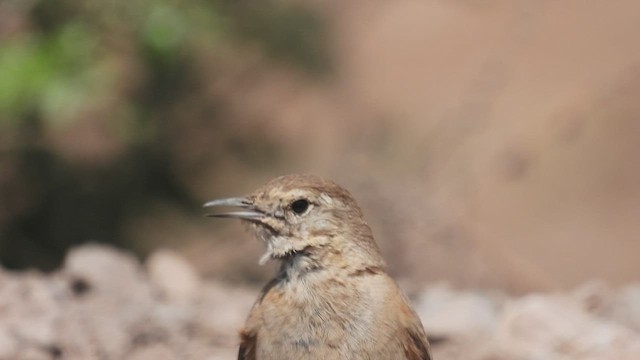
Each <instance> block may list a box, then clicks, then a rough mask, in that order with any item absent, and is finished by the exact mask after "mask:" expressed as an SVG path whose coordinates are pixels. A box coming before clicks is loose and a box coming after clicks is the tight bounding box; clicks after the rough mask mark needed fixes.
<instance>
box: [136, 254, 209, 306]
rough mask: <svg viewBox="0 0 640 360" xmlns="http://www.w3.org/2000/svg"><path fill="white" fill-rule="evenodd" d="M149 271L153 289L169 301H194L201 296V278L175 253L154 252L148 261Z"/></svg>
mask: <svg viewBox="0 0 640 360" xmlns="http://www.w3.org/2000/svg"><path fill="white" fill-rule="evenodd" d="M147 271H148V274H149V279H150V280H151V283H152V285H153V287H154V288H155V289H157V290H158V291H159V292H160V293H161V294H162V296H164V297H165V298H167V299H168V300H169V301H176V302H189V301H194V300H196V299H197V297H198V296H199V294H200V288H201V286H202V284H201V281H200V277H199V276H198V274H197V273H196V272H195V270H194V269H193V268H192V267H191V265H189V263H188V262H187V261H186V260H185V259H184V258H183V257H182V256H180V254H178V253H177V252H175V251H172V250H166V249H165V250H158V251H156V252H154V253H153V254H152V255H151V256H150V257H149V260H148V261H147Z"/></svg>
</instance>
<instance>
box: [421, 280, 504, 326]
mask: <svg viewBox="0 0 640 360" xmlns="http://www.w3.org/2000/svg"><path fill="white" fill-rule="evenodd" d="M500 303H501V300H500V296H497V295H489V294H488V293H482V292H472V291H456V290H453V289H451V288H449V287H448V286H446V285H440V286H435V287H432V288H429V289H428V290H425V291H423V292H422V294H421V295H420V297H419V299H418V301H417V302H416V304H415V309H416V312H417V313H418V315H419V316H420V319H421V320H422V323H423V324H424V326H425V329H426V330H427V332H428V333H429V335H430V336H432V337H434V338H452V337H457V336H461V335H465V334H469V333H480V332H490V331H493V327H494V326H495V324H496V319H497V317H498V312H499V311H500V306H501V305H500Z"/></svg>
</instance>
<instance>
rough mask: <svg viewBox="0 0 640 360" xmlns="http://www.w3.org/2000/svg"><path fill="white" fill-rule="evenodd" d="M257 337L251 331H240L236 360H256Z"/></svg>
mask: <svg viewBox="0 0 640 360" xmlns="http://www.w3.org/2000/svg"><path fill="white" fill-rule="evenodd" d="M257 340H258V337H257V336H256V333H255V332H253V331H247V330H242V331H241V332H240V349H238V360H256V342H257Z"/></svg>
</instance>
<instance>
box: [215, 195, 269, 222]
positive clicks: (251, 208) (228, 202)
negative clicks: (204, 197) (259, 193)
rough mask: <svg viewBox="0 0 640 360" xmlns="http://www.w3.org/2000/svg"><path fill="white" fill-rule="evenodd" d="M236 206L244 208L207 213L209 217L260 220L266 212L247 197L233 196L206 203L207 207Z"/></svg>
mask: <svg viewBox="0 0 640 360" xmlns="http://www.w3.org/2000/svg"><path fill="white" fill-rule="evenodd" d="M223 206H224V207H235V208H240V209H242V210H232V211H223V212H215V213H208V214H205V216H207V217H219V218H235V219H244V220H260V219H262V218H263V217H264V213H263V212H261V211H260V210H258V209H257V208H256V207H255V205H253V203H252V202H251V201H250V200H249V199H247V198H245V197H233V198H226V199H218V200H212V201H209V202H208V203H206V204H204V205H203V207H205V208H213V207H223Z"/></svg>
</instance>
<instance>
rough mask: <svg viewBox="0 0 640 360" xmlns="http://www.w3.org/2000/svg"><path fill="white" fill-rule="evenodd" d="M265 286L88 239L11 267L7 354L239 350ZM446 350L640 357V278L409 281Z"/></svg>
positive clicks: (1, 286) (2, 306)
mask: <svg viewBox="0 0 640 360" xmlns="http://www.w3.org/2000/svg"><path fill="white" fill-rule="evenodd" d="M257 293H258V288H246V287H239V286H233V285H231V284H223V283H220V282H217V281H210V280H205V279H203V278H201V277H200V276H199V275H198V274H197V272H196V271H195V270H194V269H193V268H192V267H191V266H190V265H189V263H188V262H187V261H186V260H185V259H184V258H183V257H181V256H180V255H178V254H177V253H175V252H173V251H169V250H159V251H157V252H155V253H154V254H153V255H152V256H151V257H149V258H148V260H147V261H146V262H145V263H144V264H141V263H140V262H139V261H137V260H136V259H135V258H134V257H132V256H131V255H130V254H127V253H124V252H121V251H119V250H115V249H113V248H109V247H105V246H98V245H88V246H84V247H80V248H76V249H74V250H73V251H72V252H71V253H70V254H69V256H68V258H67V260H66V263H65V266H64V268H62V269H61V270H60V271H58V272H56V273H52V274H49V275H44V274H40V273H36V272H24V273H10V272H7V271H1V272H0V359H2V360H5V359H6V360H40V359H42V360H45V359H84V360H89V359H131V360H134V359H135V360H147V359H148V360H151V359H153V360H164V359H233V358H234V357H235V352H236V346H237V333H238V331H239V329H240V327H241V326H242V323H243V321H244V317H245V316H246V314H247V312H248V310H249V308H250V307H251V304H252V303H253V301H254V299H255V298H256V295H257ZM410 297H411V299H412V301H413V302H414V305H415V308H416V310H417V312H418V314H419V315H420V317H421V318H422V321H423V323H424V325H425V328H426V329H427V331H428V333H429V337H430V339H431V342H432V347H433V351H434V356H435V358H436V359H448V360H455V359H467V360H468V359H478V360H497V359H513V360H518V359H523V360H524V359H573V360H576V359H578V360H586V359H594V360H595V359H598V360H607V359H610V360H624V359H628V360H631V359H638V358H640V284H636V285H633V286H626V287H621V288H617V289H611V288H608V287H607V286H605V285H603V284H601V283H589V284H585V285H583V286H581V287H578V288H576V289H575V290H572V291H567V292H561V293H549V294H529V295H526V296H522V297H514V296H508V295H506V294H505V293H502V292H490V291H470V290H456V289H453V288H452V287H450V286H448V285H446V284H439V285H432V286H429V287H425V288H422V289H413V290H412V291H410Z"/></svg>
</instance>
